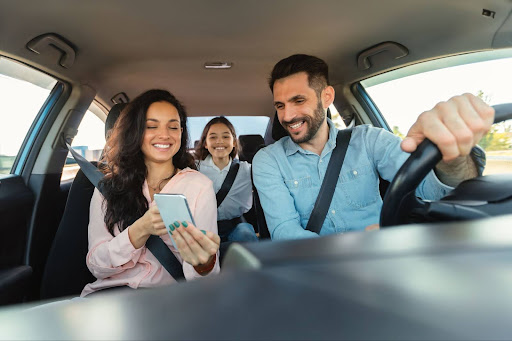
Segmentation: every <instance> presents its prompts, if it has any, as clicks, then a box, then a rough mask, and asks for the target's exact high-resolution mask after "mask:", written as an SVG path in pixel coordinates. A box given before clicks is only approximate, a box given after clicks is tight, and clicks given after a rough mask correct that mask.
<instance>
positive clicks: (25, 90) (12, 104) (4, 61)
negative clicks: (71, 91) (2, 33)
mask: <svg viewBox="0 0 512 341" xmlns="http://www.w3.org/2000/svg"><path fill="white" fill-rule="evenodd" d="M55 84H57V80H56V79H54V78H52V77H50V76H48V75H46V74H44V73H42V72H40V71H37V70H34V69H32V68H30V67H28V66H26V65H24V64H21V63H18V62H16V61H13V60H11V59H8V58H5V57H2V56H0V94H1V95H0V98H1V99H0V176H1V175H2V174H15V173H16V171H15V170H14V169H13V165H14V162H15V160H16V157H17V156H18V154H20V151H21V148H22V146H23V141H24V140H25V139H26V138H27V137H28V136H27V135H28V133H29V131H31V127H32V126H33V125H34V123H35V121H36V118H37V114H38V113H39V111H40V109H41V107H42V106H43V104H44V103H45V101H46V99H47V98H48V96H49V95H50V92H51V90H52V89H53V87H54V86H55ZM36 128H37V127H36ZM34 133H35V132H34Z"/></svg>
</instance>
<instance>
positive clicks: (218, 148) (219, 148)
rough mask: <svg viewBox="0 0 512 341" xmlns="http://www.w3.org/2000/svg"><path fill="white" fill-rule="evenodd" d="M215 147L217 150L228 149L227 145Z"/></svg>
mask: <svg viewBox="0 0 512 341" xmlns="http://www.w3.org/2000/svg"><path fill="white" fill-rule="evenodd" d="M214 149H215V150H224V149H226V147H215V148H214Z"/></svg>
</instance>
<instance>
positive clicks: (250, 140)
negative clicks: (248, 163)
mask: <svg viewBox="0 0 512 341" xmlns="http://www.w3.org/2000/svg"><path fill="white" fill-rule="evenodd" d="M238 142H240V149H241V150H243V151H254V150H256V148H258V147H259V146H261V145H262V144H265V140H264V139H263V136H261V135H257V134H256V135H240V136H238Z"/></svg>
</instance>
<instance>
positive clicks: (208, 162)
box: [201, 154, 233, 172]
mask: <svg viewBox="0 0 512 341" xmlns="http://www.w3.org/2000/svg"><path fill="white" fill-rule="evenodd" d="M231 162H233V160H232V159H231V156H230V157H229V162H228V164H227V165H226V167H224V168H223V169H219V167H217V165H216V164H215V163H214V162H213V158H212V155H211V154H208V156H207V157H206V159H204V160H203V161H202V162H201V164H203V165H206V166H208V167H212V168H213V169H215V170H217V171H219V172H222V171H224V170H226V169H228V170H229V167H231Z"/></svg>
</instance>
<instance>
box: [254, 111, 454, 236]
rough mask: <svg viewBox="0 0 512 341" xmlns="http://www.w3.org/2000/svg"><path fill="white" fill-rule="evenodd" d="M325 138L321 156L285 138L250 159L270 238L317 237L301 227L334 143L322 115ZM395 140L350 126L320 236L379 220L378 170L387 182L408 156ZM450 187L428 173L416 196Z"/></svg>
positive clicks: (429, 196)
mask: <svg viewBox="0 0 512 341" xmlns="http://www.w3.org/2000/svg"><path fill="white" fill-rule="evenodd" d="M327 122H328V125H329V139H328V141H327V143H326V145H325V147H324V149H323V150H322V153H321V155H320V156H319V155H317V154H315V153H313V152H310V151H307V150H304V149H302V148H301V147H300V146H299V145H298V144H296V143H294V142H293V141H292V139H291V138H290V137H289V136H286V137H284V138H282V139H280V140H279V141H277V142H275V143H274V144H272V145H270V146H267V147H265V148H263V149H261V150H260V151H259V152H258V153H257V154H256V155H255V157H254V160H253V166H252V167H253V176H254V185H255V186H256V188H257V190H258V194H259V197H260V201H261V206H262V208H263V211H264V212H265V218H266V221H267V225H268V229H269V232H270V235H271V237H272V239H274V240H280V239H297V238H308V237H314V236H318V235H317V234H316V233H314V232H311V231H309V230H305V228H306V226H307V223H308V220H309V217H310V215H311V212H312V210H313V207H314V205H315V201H316V198H317V196H318V193H319V191H320V187H321V185H322V181H323V179H324V176H325V172H326V170H327V165H328V164H329V160H330V158H331V154H332V151H333V149H334V147H335V146H336V136H337V133H338V130H337V129H336V128H335V127H334V124H333V123H332V122H331V121H330V120H329V119H328V120H327ZM400 142H401V139H400V138H399V137H397V136H395V135H393V134H391V133H390V132H388V131H386V130H384V129H381V128H375V127H372V126H369V125H361V126H357V127H354V128H353V131H352V137H351V139H350V143H349V147H348V150H347V153H346V155H345V160H344V162H343V166H342V168H341V173H340V176H339V178H338V182H337V185H336V189H335V192H334V196H333V199H332V201H331V205H330V207H329V210H328V212H327V216H326V219H325V222H324V224H323V226H322V229H321V231H320V235H328V234H332V233H342V232H348V231H358V230H364V228H365V227H366V226H368V225H371V224H376V223H379V217H380V211H381V208H382V199H381V197H380V192H379V174H380V176H381V177H382V178H383V179H385V180H388V181H392V180H393V178H394V176H395V174H396V172H397V171H398V169H399V168H400V167H401V166H402V164H403V163H404V162H405V160H406V159H407V158H408V157H409V154H408V153H406V152H404V151H402V149H401V148H400ZM451 189H452V187H450V186H447V185H444V184H443V183H441V182H440V181H439V180H438V179H437V177H436V176H435V174H434V172H433V171H432V172H430V173H429V174H428V175H427V177H425V179H424V180H423V181H422V183H421V184H420V185H419V186H418V188H417V190H416V195H417V196H419V197H421V198H424V199H430V200H437V199H440V198H442V197H443V196H444V195H445V194H446V193H447V192H448V191H449V190H451Z"/></svg>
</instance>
